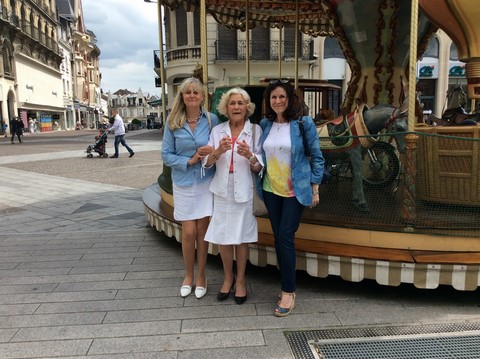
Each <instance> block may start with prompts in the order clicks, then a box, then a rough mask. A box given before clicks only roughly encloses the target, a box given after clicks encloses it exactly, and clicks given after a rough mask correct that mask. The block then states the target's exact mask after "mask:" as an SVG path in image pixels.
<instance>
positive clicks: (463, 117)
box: [425, 86, 480, 126]
mask: <svg viewBox="0 0 480 359" xmlns="http://www.w3.org/2000/svg"><path fill="white" fill-rule="evenodd" d="M466 103H467V96H466V94H465V92H464V91H463V89H462V88H461V87H460V86H456V87H454V88H452V89H451V90H449V91H448V92H447V109H446V110H445V111H444V112H443V114H442V118H438V117H436V116H435V115H432V114H431V115H428V117H427V118H426V120H425V123H426V124H427V125H430V126H474V125H476V124H477V122H478V121H479V120H480V119H479V114H478V112H477V113H476V114H471V113H467V112H465V110H464V108H463V106H465V104H466Z"/></svg>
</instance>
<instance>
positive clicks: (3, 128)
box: [2, 120, 8, 137]
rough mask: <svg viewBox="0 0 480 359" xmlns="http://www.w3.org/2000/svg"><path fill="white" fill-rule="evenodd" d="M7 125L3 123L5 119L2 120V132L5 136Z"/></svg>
mask: <svg viewBox="0 0 480 359" xmlns="http://www.w3.org/2000/svg"><path fill="white" fill-rule="evenodd" d="M7 127H8V125H7V124H6V123H5V121H3V120H2V133H3V135H4V136H5V137H8V135H7Z"/></svg>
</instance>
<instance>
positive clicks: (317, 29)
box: [162, 0, 333, 36]
mask: <svg viewBox="0 0 480 359" xmlns="http://www.w3.org/2000/svg"><path fill="white" fill-rule="evenodd" d="M205 3H206V11H207V13H209V14H211V15H212V16H213V17H214V18H215V20H216V21H218V22H219V23H221V24H222V25H224V26H227V27H229V28H235V29H240V30H245V28H246V26H245V17H246V13H245V8H246V0H205ZM162 4H163V5H165V6H168V7H169V8H171V9H172V10H174V9H176V8H178V7H179V6H183V7H184V8H185V10H186V11H199V9H200V0H163V1H162ZM297 6H298V19H299V29H300V31H302V32H304V33H306V34H309V35H312V36H333V23H332V20H331V16H329V15H328V11H326V9H325V7H324V6H325V5H324V4H322V1H319V0H249V12H248V16H249V20H250V23H249V28H254V27H255V26H263V27H277V28H280V27H292V26H295V18H296V13H297Z"/></svg>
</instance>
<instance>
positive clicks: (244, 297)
mask: <svg viewBox="0 0 480 359" xmlns="http://www.w3.org/2000/svg"><path fill="white" fill-rule="evenodd" d="M233 299H235V303H237V304H243V303H245V302H246V301H247V295H246V294H245V295H244V296H243V297H237V296H236V295H235V296H234V297H233Z"/></svg>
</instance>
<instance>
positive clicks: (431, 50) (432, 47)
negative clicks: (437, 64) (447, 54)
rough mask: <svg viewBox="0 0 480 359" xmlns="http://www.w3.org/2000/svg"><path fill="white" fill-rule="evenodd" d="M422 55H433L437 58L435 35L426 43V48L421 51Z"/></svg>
mask: <svg viewBox="0 0 480 359" xmlns="http://www.w3.org/2000/svg"><path fill="white" fill-rule="evenodd" d="M423 57H433V58H436V59H438V40H437V38H436V37H434V38H432V39H431V40H430V41H429V42H428V45H427V49H426V50H425V52H424V53H423Z"/></svg>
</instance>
